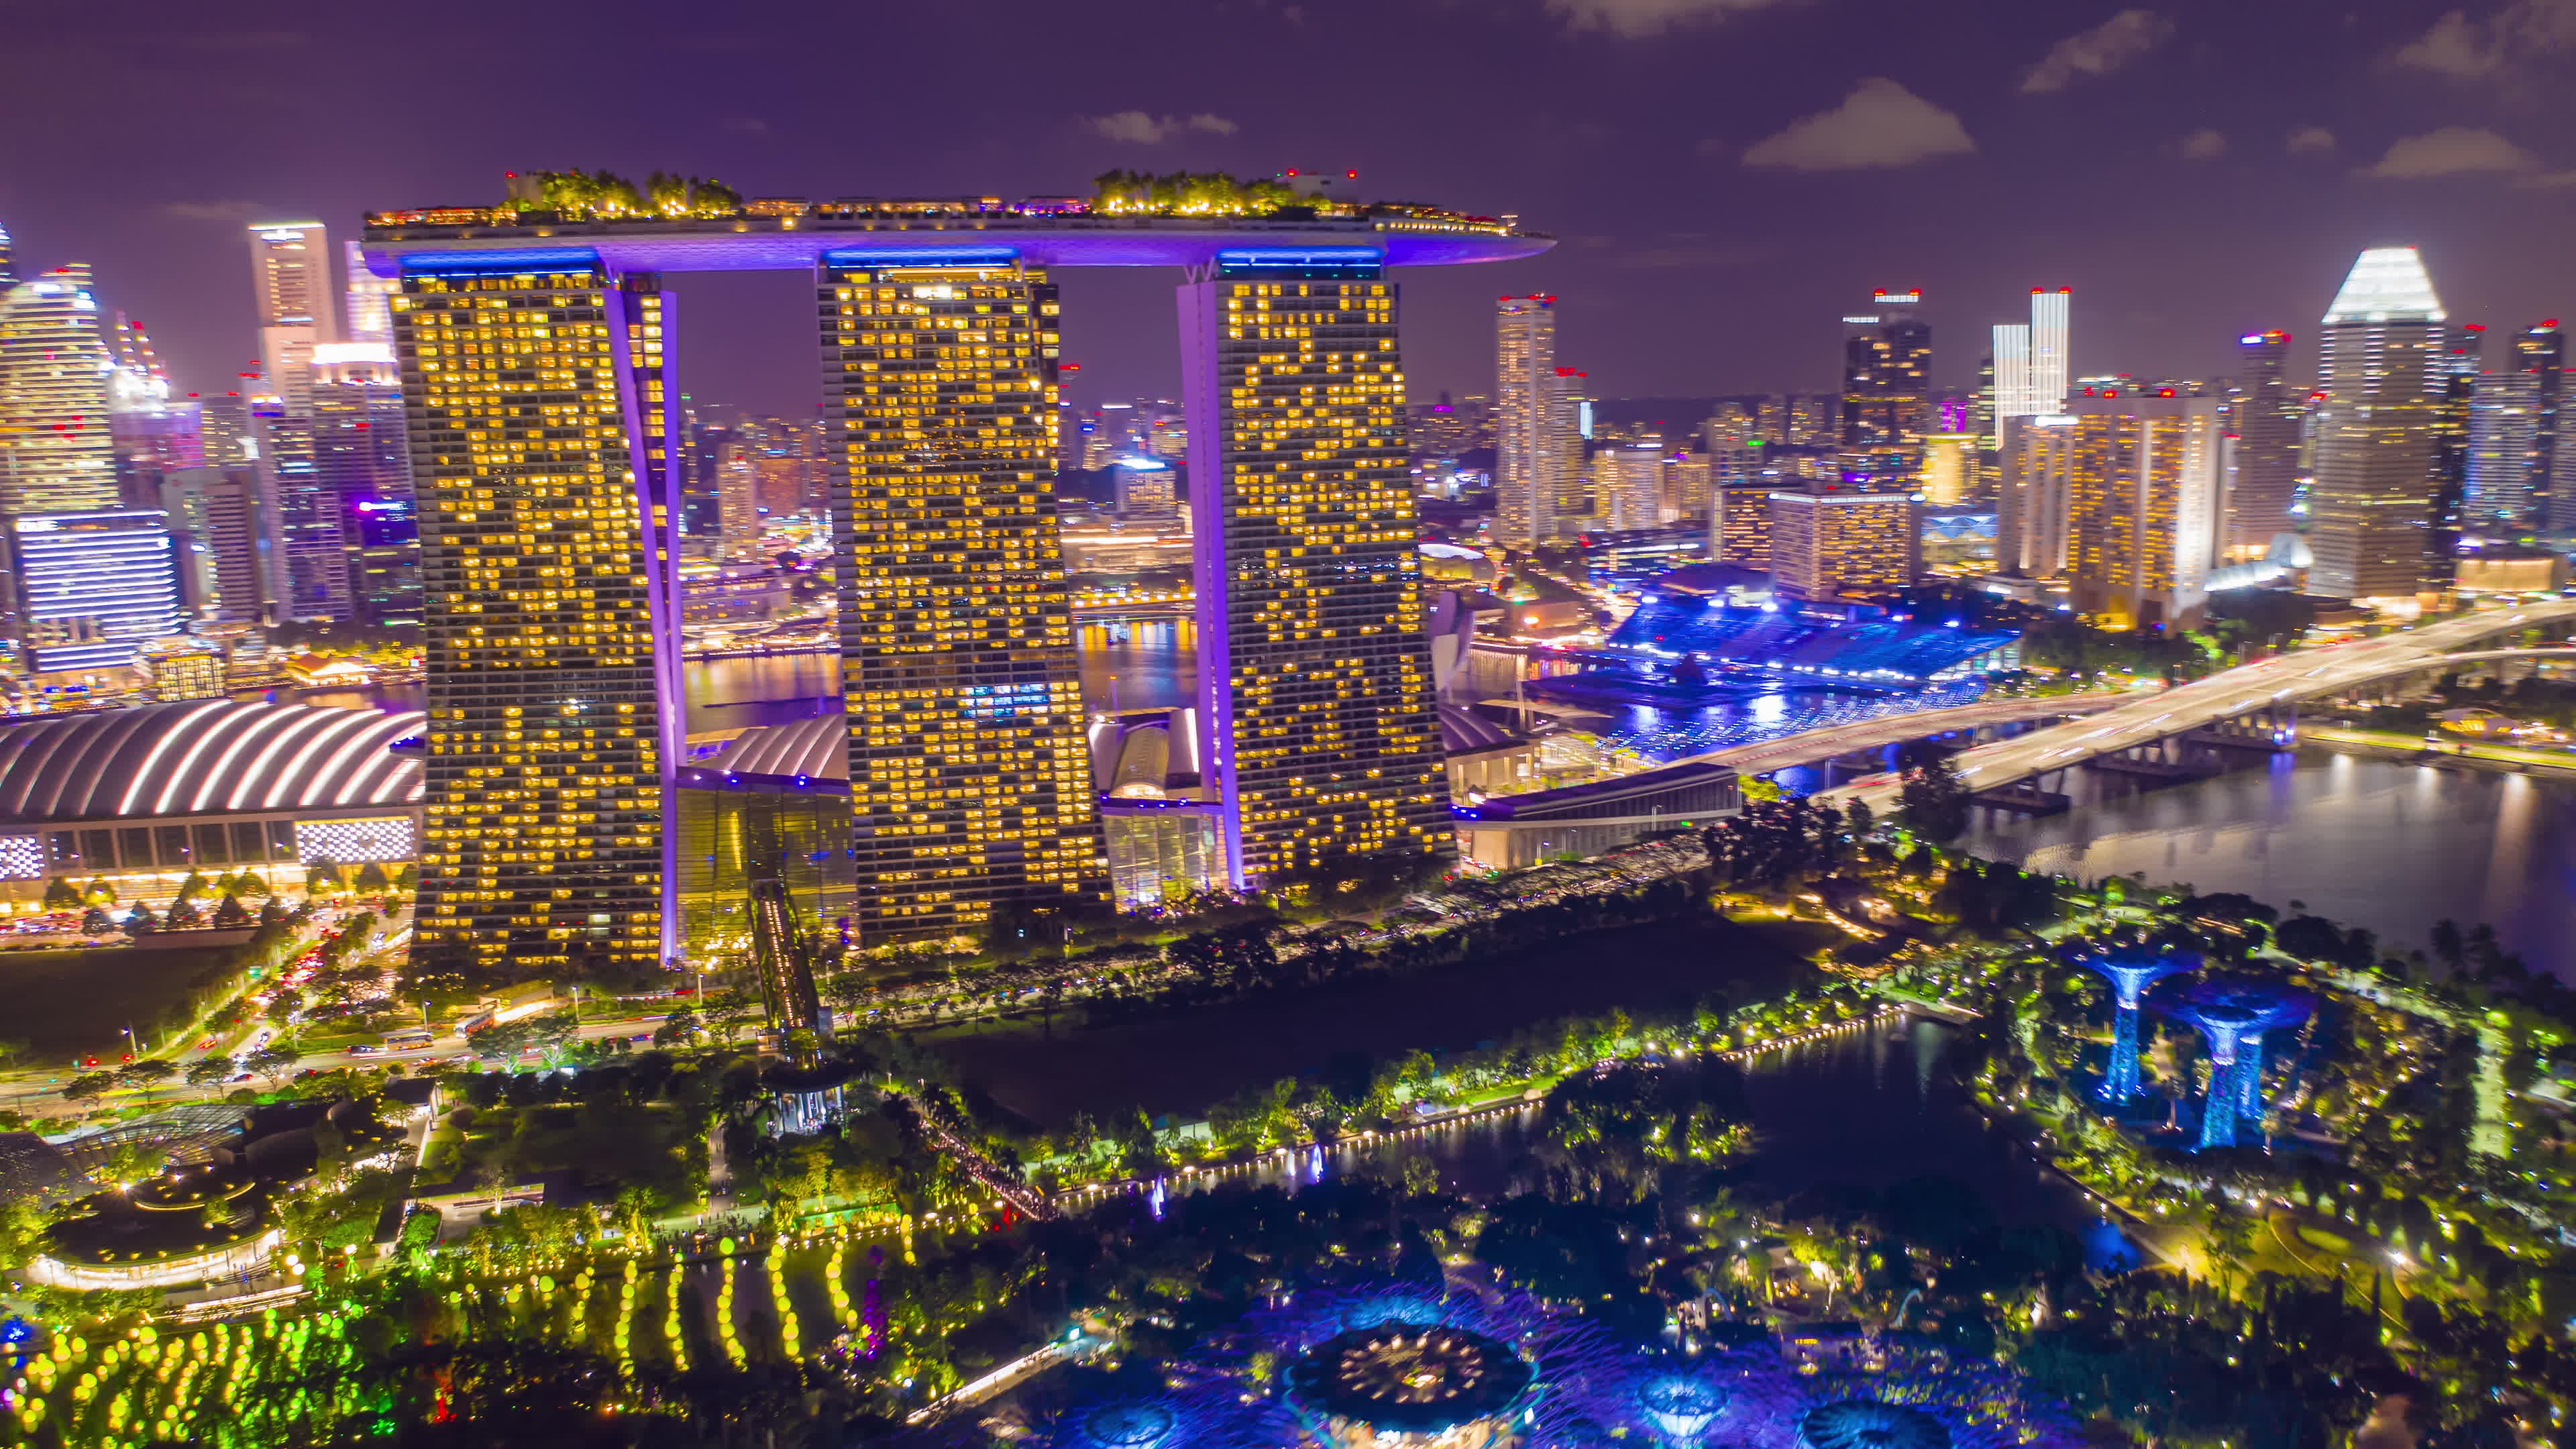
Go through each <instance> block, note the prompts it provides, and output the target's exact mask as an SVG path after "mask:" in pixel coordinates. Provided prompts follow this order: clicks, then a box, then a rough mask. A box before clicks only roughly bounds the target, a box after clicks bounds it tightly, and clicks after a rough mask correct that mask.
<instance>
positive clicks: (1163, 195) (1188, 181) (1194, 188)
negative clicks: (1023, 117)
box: [1092, 171, 1301, 216]
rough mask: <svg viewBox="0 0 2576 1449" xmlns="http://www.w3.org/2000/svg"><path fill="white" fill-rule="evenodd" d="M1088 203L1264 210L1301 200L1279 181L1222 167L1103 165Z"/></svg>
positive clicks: (1166, 212)
mask: <svg viewBox="0 0 2576 1449" xmlns="http://www.w3.org/2000/svg"><path fill="white" fill-rule="evenodd" d="M1093 186H1094V187H1095V188H1096V192H1095V195H1094V197H1093V200H1092V205H1093V206H1094V207H1095V208H1097V209H1098V210H1100V211H1104V212H1109V213H1112V214H1114V215H1121V216H1268V215H1270V214H1272V213H1274V212H1277V211H1281V210H1284V209H1286V208H1289V207H1293V206H1297V205H1300V204H1301V202H1300V199H1299V197H1298V195H1297V192H1296V189H1295V188H1294V187H1291V186H1289V185H1288V184H1287V183H1286V182H1284V181H1272V180H1268V179H1262V180H1257V181H1246V180H1243V179H1242V178H1240V177H1235V176H1228V175H1226V174H1225V173H1223V172H1221V171H1175V172H1172V173H1170V174H1169V175H1164V176H1155V175H1151V174H1149V173H1146V172H1142V171H1104V172H1102V173H1101V174H1100V175H1099V176H1098V177H1097V178H1096V179H1095V180H1094V181H1093Z"/></svg>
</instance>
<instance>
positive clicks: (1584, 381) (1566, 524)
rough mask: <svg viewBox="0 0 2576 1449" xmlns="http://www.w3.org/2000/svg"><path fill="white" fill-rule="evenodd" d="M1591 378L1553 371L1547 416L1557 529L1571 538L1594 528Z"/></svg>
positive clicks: (1570, 371) (1566, 370)
mask: <svg viewBox="0 0 2576 1449" xmlns="http://www.w3.org/2000/svg"><path fill="white" fill-rule="evenodd" d="M1591 392H1592V374H1590V373H1588V372H1582V371H1578V370H1576V369H1574V368H1571V367H1560V368H1558V369H1557V370H1556V390H1555V393H1554V400H1553V402H1552V403H1551V404H1550V407H1549V412H1548V443H1549V446H1550V447H1551V448H1553V449H1554V450H1555V454H1556V526H1557V532H1558V534H1559V535H1560V536H1562V537H1568V538H1570V537H1572V536H1574V535H1575V534H1577V533H1580V532H1582V531H1583V530H1584V529H1586V528H1589V527H1591V526H1592V524H1593V518H1592V515H1593V514H1594V512H1595V511H1596V510H1595V508H1594V506H1593V486H1592V397H1591Z"/></svg>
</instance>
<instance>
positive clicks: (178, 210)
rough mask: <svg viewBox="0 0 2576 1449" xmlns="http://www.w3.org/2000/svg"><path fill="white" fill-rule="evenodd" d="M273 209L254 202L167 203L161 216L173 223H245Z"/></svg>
mask: <svg viewBox="0 0 2576 1449" xmlns="http://www.w3.org/2000/svg"><path fill="white" fill-rule="evenodd" d="M273 209H274V208H271V207H268V206H265V205H263V204H261V203H259V202H256V201H169V202H164V203H162V206H161V214H162V215H163V216H166V217H169V218H170V219H171V220H173V221H234V222H246V221H249V220H250V219H251V218H252V217H255V216H264V215H266V214H268V212H270V211H271V210H273Z"/></svg>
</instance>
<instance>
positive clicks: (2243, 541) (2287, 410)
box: [2221, 328, 2300, 558]
mask: <svg viewBox="0 0 2576 1449" xmlns="http://www.w3.org/2000/svg"><path fill="white" fill-rule="evenodd" d="M2289 359H2290V334H2289V333H2287V332H2284V331H2281V330H2280V329H2278V328H2272V329H2269V330H2266V331H2262V332H2248V333H2245V334H2244V335H2242V336H2240V337H2238V338H2237V339H2236V395H2235V399H2234V401H2235V407H2234V412H2235V417H2234V419H2233V422H2234V423H2235V428H2236V446H2235V448H2234V450H2233V454H2232V459H2231V466H2230V469H2229V476H2228V478H2227V513H2226V518H2225V520H2224V524H2223V531H2222V535H2221V547H2222V548H2223V549H2224V550H2225V551H2226V553H2227V554H2228V555H2229V556H2231V557H2235V558H2257V557H2260V556H2261V555H2262V553H2263V551H2264V550H2265V549H2267V548H2269V547H2271V544H2272V539H2273V538H2274V537H2275V536H2276V535H2279V534H2283V533H2287V532H2289V531H2290V529H2291V527H2292V523H2293V520H2292V517H2291V513H2290V509H2291V507H2292V506H2293V505H2294V504H2295V503H2296V502H2297V501H2298V494H2299V411H2300V396H2299V394H2298V393H2297V392H2296V391H2295V390H2293V389H2292V388H2291V386H2290V384H2289V381H2288V379H2287V377H2286V375H2285V369H2286V368H2287V366H2288V364H2289Z"/></svg>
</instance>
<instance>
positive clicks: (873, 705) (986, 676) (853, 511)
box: [818, 253, 1109, 946]
mask: <svg viewBox="0 0 2576 1449" xmlns="http://www.w3.org/2000/svg"><path fill="white" fill-rule="evenodd" d="M902 260H908V259H894V258H871V257H868V256H866V255H865V254H862V253H833V254H828V255H827V256H826V257H825V259H824V280H823V283H822V285H821V289H820V293H819V297H818V302H819V311H820V315H821V321H822V342H823V357H824V384H823V392H824V413H823V416H824V422H825V425H826V427H827V429H828V430H829V431H830V433H831V435H832V437H833V440H834V445H835V451H836V453H837V459H836V462H837V466H836V468H835V473H834V476H835V484H834V490H833V491H834V495H835V498H834V509H833V512H834V515H835V520H836V527H837V529H838V530H839V533H840V540H839V547H838V549H837V550H836V553H837V559H836V564H835V567H836V570H837V573H838V581H839V587H840V631H841V670H842V690H843V701H844V707H845V708H846V710H847V711H848V714H849V726H850V813H851V821H852V825H853V838H852V842H851V856H852V859H853V861H854V863H855V864H856V866H857V871H856V877H857V887H858V894H857V906H856V911H855V915H856V918H857V919H856V924H855V931H854V936H855V939H856V944H859V945H861V946H870V945H876V944H878V943H880V942H883V941H888V940H901V939H910V938H930V937H939V936H948V935H955V934H958V933H961V932H972V931H975V930H978V929H980V928H982V927H983V926H984V925H985V923H986V922H987V921H989V920H990V919H991V917H992V915H993V914H994V912H995V911H996V910H997V909H1001V908H1005V907H1008V906H1013V905H1021V906H1029V907H1046V906H1064V905H1068V904H1074V903H1082V902H1090V901H1095V900H1105V899H1107V896H1108V889H1109V881H1108V875H1109V868H1108V860H1107V857H1106V855H1105V853H1104V851H1103V849H1102V845H1101V835H1100V822H1099V817H1098V812H1097V811H1096V810H1095V809H1094V807H1093V803H1092V788H1091V765H1090V756H1089V752H1088V750H1087V749H1086V747H1085V744H1084V735H1083V726H1084V716H1083V703H1082V677H1081V671H1080V666H1079V663H1078V661H1077V658H1076V655H1075V652H1074V640H1073V599H1072V594H1071V592H1070V590H1069V589H1068V587H1067V585H1066V582H1065V573H1064V556H1063V547H1062V544H1061V541H1060V539H1059V536H1058V533H1057V527H1056V500H1055V491H1054V490H1055V456H1054V455H1055V415H1056V366H1057V352H1058V344H1057V322H1056V291H1055V287H1054V285H1053V284H1052V283H1050V282H1048V281H1047V280H1046V278H1045V274H1044V273H1043V272H1040V271H1038V270H1036V269H1033V268H1026V267H1022V266H1019V265H1017V264H1016V263H1015V262H1014V261H1013V260H1012V258H1011V257H1010V256H1009V255H1008V254H1007V253H1005V254H1000V255H995V256H990V257H987V258H984V259H979V260H974V261H971V262H961V263H960V264H957V265H919V264H914V265H896V264H892V263H895V262H898V261H902ZM921 260H928V259H926V258H925V259H921Z"/></svg>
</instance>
